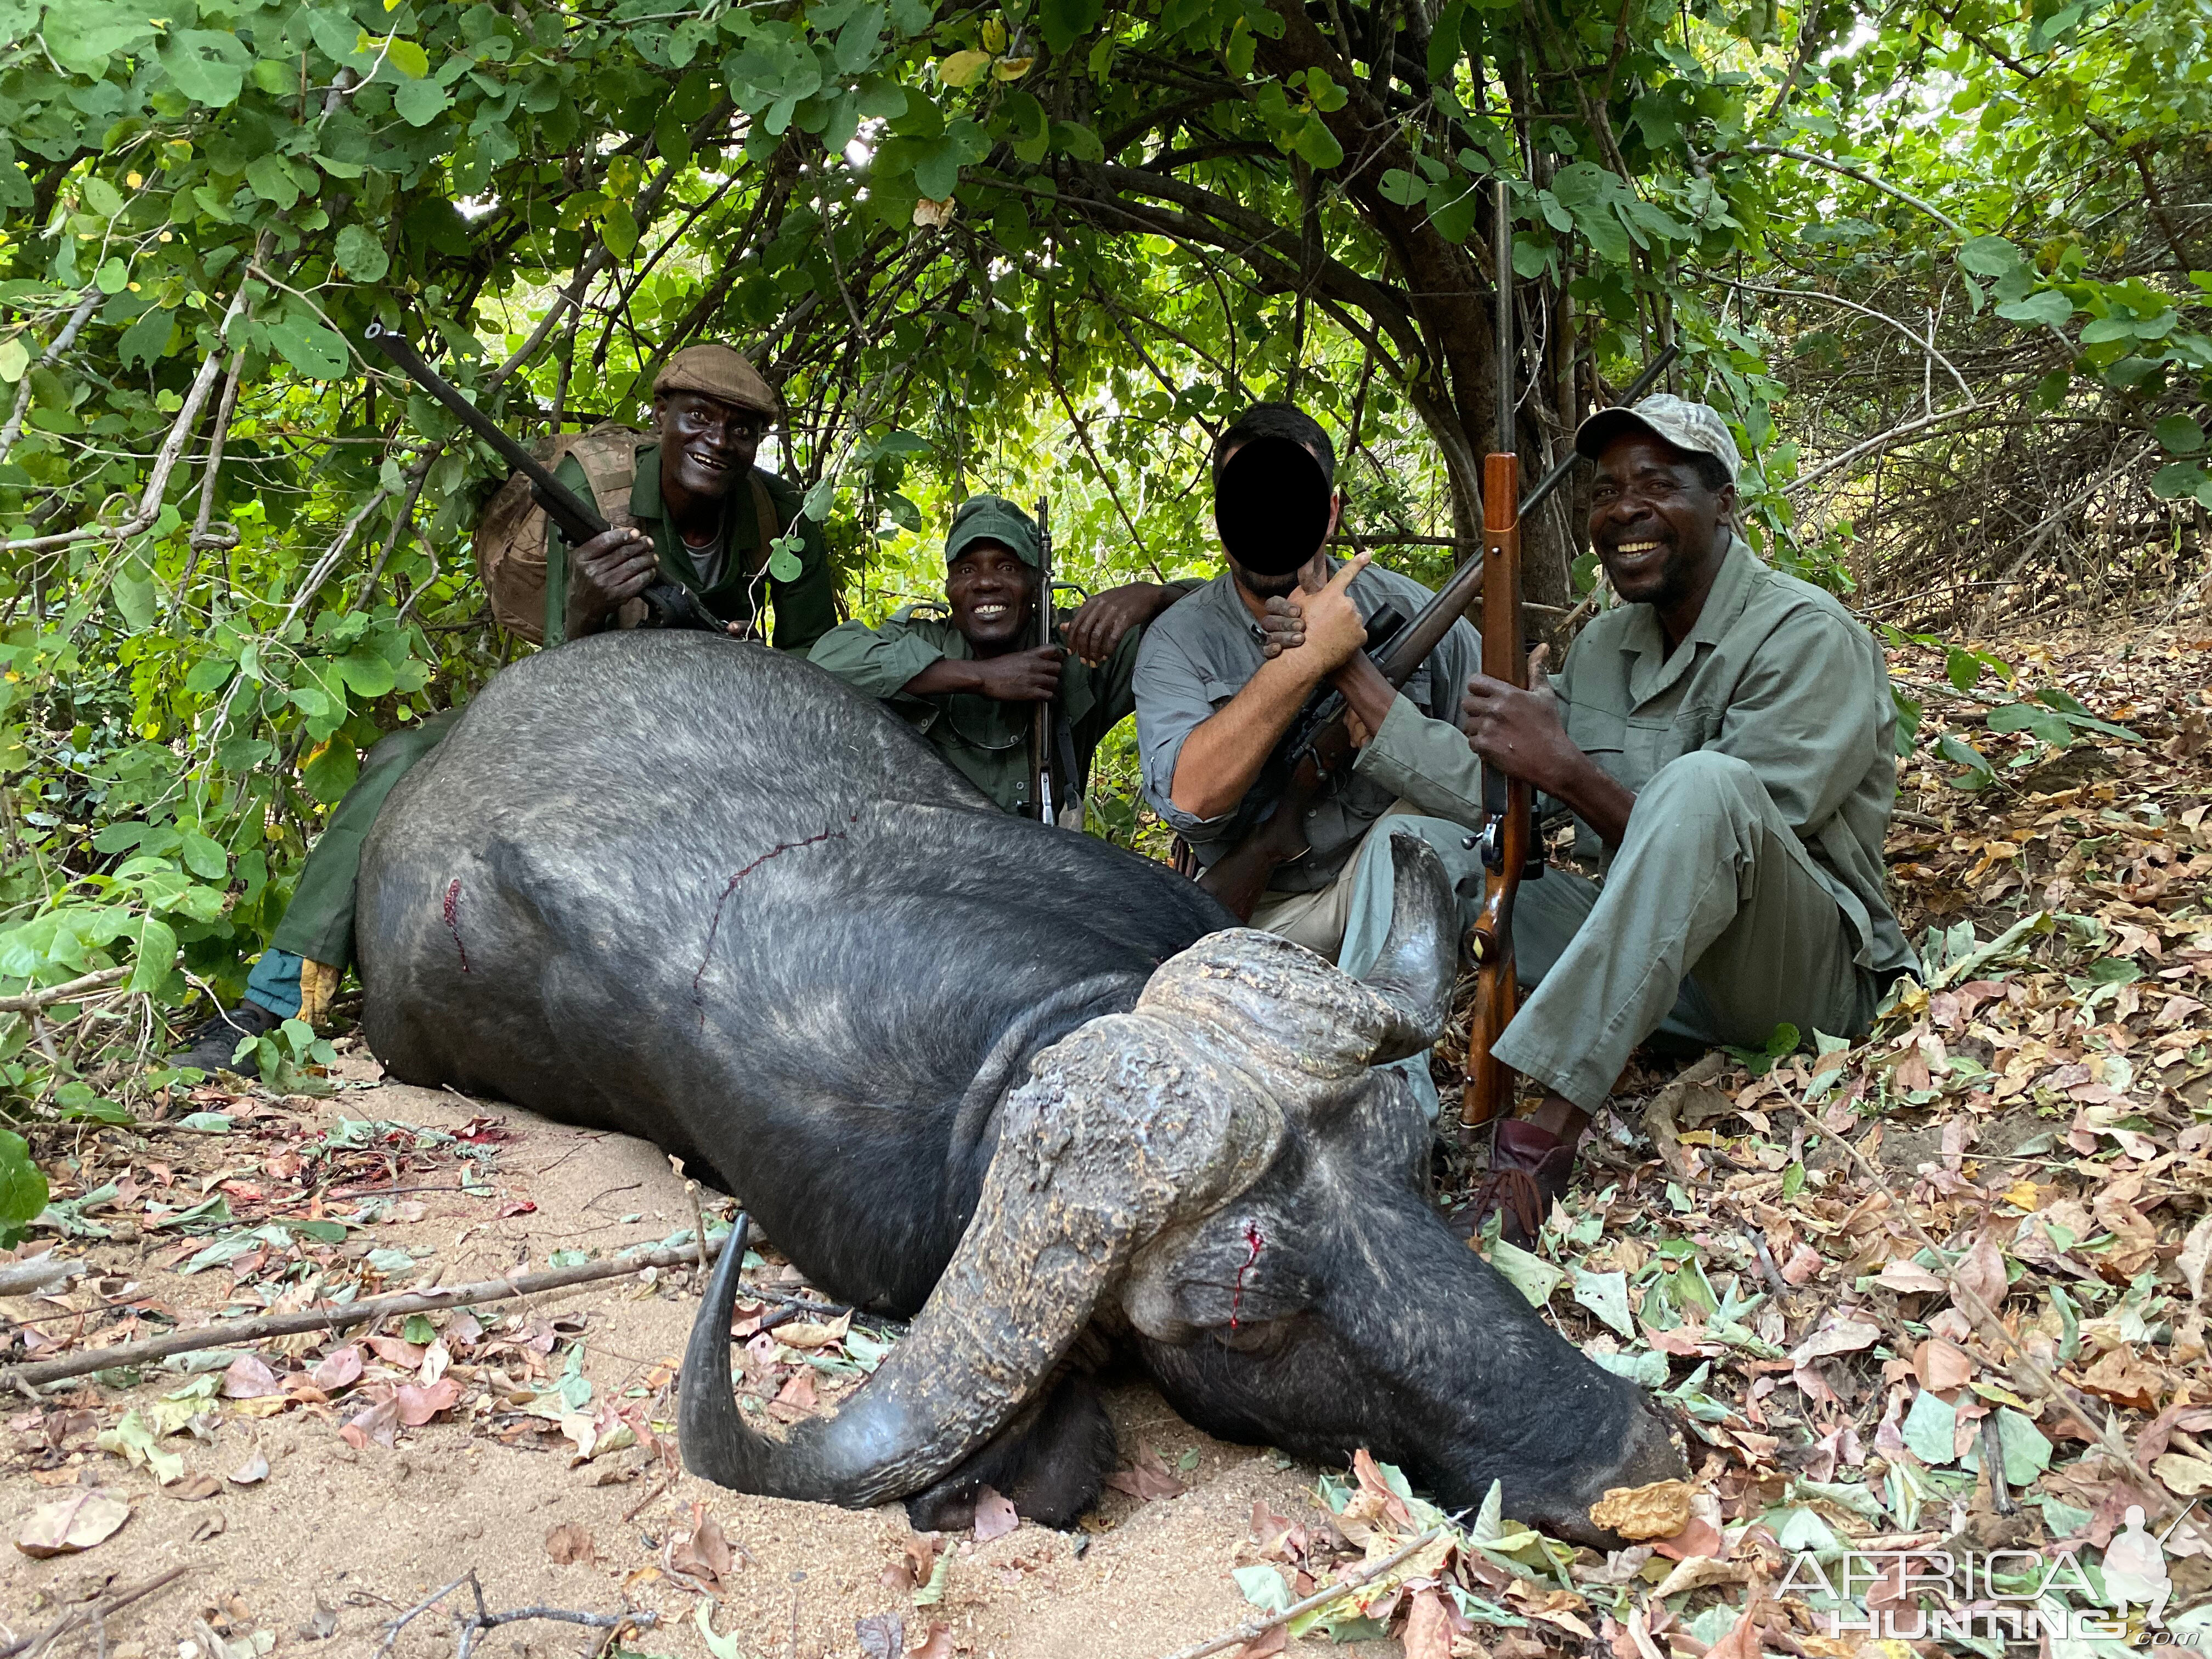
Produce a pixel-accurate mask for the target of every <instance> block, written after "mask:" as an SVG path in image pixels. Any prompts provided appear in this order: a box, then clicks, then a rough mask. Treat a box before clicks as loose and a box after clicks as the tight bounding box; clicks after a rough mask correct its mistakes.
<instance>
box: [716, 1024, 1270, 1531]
mask: <svg viewBox="0 0 2212 1659" xmlns="http://www.w3.org/2000/svg"><path fill="white" fill-rule="evenodd" d="M1208 1047H1209V1045H1206V1044H1204V1043H1202V1042H1201V1043H1200V1044H1199V1045H1198V1046H1197V1047H1196V1048H1194V1047H1193V1046H1192V1045H1191V1043H1190V1042H1189V1041H1188V1037H1187V1036H1186V1035H1185V1034H1184V1033H1182V1031H1180V1030H1176V1029H1175V1028H1173V1027H1171V1026H1169V1025H1166V1024H1162V1023H1161V1022H1159V1021H1157V1020H1154V1019H1151V1018H1145V1017H1143V1016H1141V1015H1139V1014H1109V1015H1105V1016H1102V1017H1101V1018H1097V1019H1093V1020H1091V1021H1090V1022H1088V1023H1087V1024H1085V1025H1083V1026H1082V1027H1080V1028H1079V1029H1078V1030H1075V1031H1074V1032H1073V1033H1071V1034H1070V1035H1069V1036H1066V1037H1065V1038H1063V1039H1061V1041H1060V1042H1057V1043H1055V1044H1054V1045H1053V1046H1052V1047H1051V1048H1048V1049H1046V1050H1045V1051H1044V1052H1043V1053H1042V1054H1039V1055H1038V1056H1037V1057H1036V1061H1035V1062H1034V1065H1033V1066H1032V1073H1031V1076H1030V1080H1029V1081H1028V1082H1027V1083H1025V1084H1024V1085H1022V1086H1021V1087H1020V1088H1018V1089H1017V1090H1015V1091H1013V1092H1012V1094H1010V1095H1009V1096H1008V1097H1006V1106H1005V1108H1004V1109H1003V1121H1002V1127H1001V1131H1000V1139H999V1146H998V1150H997V1152H995V1154H994V1156H993V1158H992V1160H991V1166H990V1169H989V1170H988V1171H987V1174H986V1176H985V1177H984V1182H983V1190H982V1193H981V1197H980V1198H979V1199H978V1200H977V1202H976V1206H975V1213H974V1215H973V1216H972V1217H971V1218H970V1219H969V1224H968V1228H967V1231H966V1232H965V1233H964V1234H963V1236H962V1237H961V1240H960V1243H959V1246H958V1248H957V1249H956V1250H955V1251H954V1252H953V1255H952V1260H951V1262H950V1263H948V1264H947V1266H946V1267H945V1273H944V1275H943V1276H942V1277H941V1278H940V1279H939V1280H938V1282H937V1286H936V1288H935V1289H934V1290H933V1291H931V1293H930V1297H929V1300H928V1302H927V1304H925V1305H924V1306H923V1308H922V1310H921V1314H920V1315H919V1316H917V1317H916V1319H915V1322H914V1328H913V1329H912V1331H911V1332H910V1333H909V1334H908V1335H907V1337H906V1338H905V1340H902V1342H900V1343H899V1345H898V1346H897V1347H896V1348H895V1349H894V1350H892V1352H891V1353H890V1355H889V1356H888V1357H887V1358H885V1359H884V1362H883V1364H881V1365H880V1366H878V1369H877V1370H876V1374H875V1375H874V1376H872V1377H871V1378H870V1379H869V1380H868V1382H867V1383H865V1384H864V1385H862V1387H861V1388H860V1390H859V1391H858V1392H857V1393H855V1394H854V1395H852V1396H850V1397H849V1398H848V1399H847V1400H845V1401H843V1402H842V1404H841V1405H840V1406H839V1407H838V1408H837V1411H836V1415H835V1416H834V1417H816V1418H810V1419H805V1420H804V1421H802V1422H800V1423H799V1424H797V1425H794V1426H793V1428H792V1429H791V1431H790V1432H789V1434H788V1435H787V1437H783V1438H781V1439H779V1438H775V1437H771V1436H769V1435H767V1434H763V1433H762V1432H760V1431H757V1430H756V1429H754V1428H753V1427H752V1426H751V1425H749V1424H747V1423H746V1422H745V1420H744V1418H743V1416H741V1415H740V1413H738V1407H737V1405H736V1402H735V1401H734V1400H733V1399H732V1396H731V1391H730V1381H731V1379H730V1354H729V1347H730V1335H729V1333H730V1317H731V1314H732V1310H733V1309H734V1307H735V1305H736V1300H737V1291H738V1267H739V1264H740V1263H741V1262H742V1261H743V1259H744V1234H743V1232H742V1231H733V1232H732V1235H731V1238H730V1243H729V1244H728V1245H726V1247H725V1248H724V1251H723V1255H722V1259H721V1261H720V1262H719V1263H718V1264H717V1265H716V1267H715V1269H714V1274H713V1276H712V1278H711V1279H710V1280H709V1282H708V1288H707V1296H706V1300H705V1303H704V1304H703V1305H702V1307H701V1309H700V1310H699V1317H698V1321H697V1322H696V1324H694V1325H693V1327H692V1328H691V1340H690V1347H689V1348H688V1350H687V1351H686V1355H685V1358H684V1383H683V1389H682V1394H681V1397H680V1399H679V1401H678V1421H679V1424H680V1425H681V1438H682V1443H683V1449H684V1464H685V1466H686V1467H688V1468H690V1470H691V1472H692V1473H693V1474H697V1475H699V1476H701V1477H702V1478H703V1479H706V1480H712V1481H714V1482H715V1483H717V1484H718V1485H720V1486H729V1487H732V1488H734V1489H736V1490H737V1491H739V1492H758V1493H762V1494H763V1495H765V1496H768V1497H772V1498H805V1499H809V1500H811V1501H814V1502H817V1503H829V1504H844V1505H846V1506H847V1507H848V1508H862V1507H866V1506H869V1505H872V1504H881V1503H884V1502H887V1501H889V1500H890V1499H893V1498H903V1497H906V1496H908V1495H909V1494H911V1493H913V1492H918V1491H921V1489H922V1488H924V1487H925V1486H929V1485H930V1484H932V1483H933V1482H934V1481H935V1480H938V1479H939V1478H940V1477H941V1476H943V1475H944V1474H947V1473H948V1472H950V1471H951V1470H952V1469H953V1468H957V1466H958V1465H959V1464H960V1463H961V1462H963V1461H964V1460H965V1459H966V1458H967V1457H968V1456H969V1454H970V1453H972V1452H974V1451H975V1450H976V1449H979V1448H980V1447H981V1446H982V1445H983V1444H984V1443H985V1442H987V1441H988V1440H989V1439H990V1438H991V1437H992V1436H993V1435H994V1434H996V1433H997V1432H998V1431H1000V1429H1001V1428H1003V1427H1004V1426H1005V1425H1006V1423H1007V1422H1008V1421H1009V1420H1010V1419H1012V1417H1013V1416H1014V1415H1015V1414H1016V1413H1018V1412H1019V1411H1020V1410H1021V1408H1022V1407H1023V1406H1024V1404H1025V1403H1026V1402H1027V1401H1029V1400H1030V1397H1031V1396H1032V1395H1035V1393H1036V1390H1037V1389H1039V1388H1040V1387H1041V1386H1042V1383H1043V1382H1044V1380H1045V1378H1046V1377H1047V1376H1048V1375H1049V1374H1050V1372H1051V1370H1052V1369H1053V1367H1054V1365H1056V1364H1058V1363H1059V1362H1060V1359H1061V1358H1063V1357H1064V1356H1065V1355H1066V1352H1067V1351H1068V1349H1069V1348H1070V1347H1071V1346H1073V1344H1074V1341H1075V1340H1076V1338H1077V1337H1078V1336H1079V1335H1080V1334H1082V1332H1083V1329H1084V1328H1085V1326H1086V1325H1088V1324H1089V1323H1090V1321H1091V1313H1092V1310H1094V1309H1095V1308H1096V1307H1097V1304H1099V1302H1100V1301H1101V1299H1102V1298H1103V1297H1105V1296H1106V1295H1107V1294H1108V1293H1109V1291H1111V1290H1113V1288H1114V1287H1115V1285H1117V1284H1118V1283H1119V1282H1120V1281H1121V1279H1122V1278H1123V1277H1125V1275H1126V1273H1127V1267H1128V1263H1129V1261H1130V1258H1131V1257H1132V1256H1133V1255H1134V1254H1135V1252H1136V1251H1137V1250H1138V1249H1139V1248H1140V1247H1141V1246H1142V1245H1143V1244H1144V1243H1146V1242H1147V1241H1149V1240H1150V1239H1151V1238H1152V1237H1155V1236H1156V1235H1157V1234H1158V1233H1159V1232H1160V1231H1161V1230H1162V1229H1163V1228H1164V1227H1166V1226H1168V1225H1171V1224H1174V1223H1177V1222H1180V1221H1182V1220H1184V1219H1186V1218H1188V1217H1189V1216H1191V1215H1194V1214H1196V1213H1200V1212H1203V1211H1204V1210H1206V1208H1208V1207H1210V1206H1216V1205H1218V1204H1220V1203H1222V1202H1224V1201H1225V1200H1226V1199H1227V1198H1228V1197H1230V1196H1232V1195H1233V1194H1235V1193H1236V1192H1237V1191H1240V1190H1242V1188H1243V1186H1245V1185H1247V1184H1249V1182H1251V1181H1252V1179H1253V1178H1254V1177H1255V1176H1256V1174H1257V1173H1258V1171H1259V1170H1261V1169H1262V1168H1264V1167H1265V1165H1266V1163H1267V1158H1269V1157H1271V1156H1272V1155H1273V1149H1274V1146H1275V1144H1276V1139H1277V1137H1279V1134H1280V1133H1281V1122H1280V1118H1279V1115H1277V1114H1273V1113H1272V1112H1268V1111H1266V1110H1264V1109H1260V1108H1259V1107H1258V1104H1257V1103H1256V1102H1255V1099H1254V1097H1253V1095H1252V1091H1251V1089H1250V1085H1249V1083H1239V1081H1238V1079H1237V1076H1236V1073H1235V1069H1234V1066H1233V1064H1232V1063H1231V1062H1230V1061H1229V1060H1225V1059H1220V1058H1213V1057H1210V1055H1209V1053H1208V1052H1207V1050H1208Z"/></svg>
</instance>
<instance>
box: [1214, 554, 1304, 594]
mask: <svg viewBox="0 0 2212 1659" xmlns="http://www.w3.org/2000/svg"><path fill="white" fill-rule="evenodd" d="M1230 568H1231V570H1233V571H1234V572H1235V573H1236V576H1237V585H1238V586H1241V587H1242V588H1243V590H1244V591H1245V592H1247V593H1249V594H1250V595H1252V597H1253V598H1254V599H1288V598H1290V596H1291V594H1293V593H1295V592H1297V591H1298V573H1297V571H1295V570H1293V571H1291V573H1290V574H1288V575H1284V576H1262V575H1261V574H1259V573H1258V572H1257V571H1255V570H1251V569H1248V568H1246V567H1244V566H1243V565H1241V564H1238V563H1237V562H1235V561H1234V560H1231V562H1230Z"/></svg>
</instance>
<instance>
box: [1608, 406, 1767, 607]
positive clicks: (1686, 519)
mask: <svg viewBox="0 0 2212 1659" xmlns="http://www.w3.org/2000/svg"><path fill="white" fill-rule="evenodd" d="M1734 511H1735V485H1733V484H1728V485H1723V487H1722V488H1721V489H1711V488H1710V487H1708V485H1707V484H1706V483H1705V481H1704V479H1703V478H1701V477H1699V470H1698V464H1697V462H1696V461H1695V460H1694V459H1692V457H1691V456H1690V455H1688V454H1687V453H1685V452H1683V451H1681V450H1679V449H1677V448H1675V447H1674V445H1672V444H1670V443H1668V441H1666V440H1665V439H1663V438H1662V437H1660V436H1658V435H1656V433H1652V432H1647V431H1641V430H1638V431H1631V432H1626V433H1623V434H1622V435H1620V437H1618V438H1616V439H1614V440H1613V442H1611V443H1610V444H1608V445H1607V446H1606V450H1605V453H1604V454H1603V455H1601V457H1599V459H1598V464H1597V482H1596V484H1595V486H1594V487H1593V489H1592V490H1591V492H1590V515H1589V537H1590V544H1591V545H1592V546H1593V547H1594V548H1595V549H1596V550H1597V556H1598V558H1599V560H1600V562H1602V563H1603V564H1604V566H1605V573H1606V574H1607V576H1609V577H1611V578H1612V580H1613V591H1614V592H1617V593H1619V594H1620V597H1621V598H1622V599H1625V600H1626V601H1627V602H1629V603H1630V604H1632V605H1656V606H1657V607H1658V609H1659V610H1660V611H1661V612H1662V614H1664V613H1667V612H1669V611H1680V609H1681V608H1682V607H1683V606H1684V605H1689V604H1692V602H1695V603H1697V604H1702V603H1703V601H1704V599H1705V593H1706V592H1707V590H1708V589H1710V588H1711V586H1712V580H1713V576H1714V574H1715V573H1716V572H1717V571H1718V570H1719V569H1720V565H1721V560H1722V558H1723V556H1724V555H1725V554H1726V552H1727V550H1728V539H1727V538H1726V537H1725V536H1723V534H1722V533H1721V529H1722V526H1723V524H1725V523H1726V522H1727V521H1728V520H1729V516H1730V514H1731V513H1734Z"/></svg>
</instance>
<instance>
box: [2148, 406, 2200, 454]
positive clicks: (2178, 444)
mask: <svg viewBox="0 0 2212 1659" xmlns="http://www.w3.org/2000/svg"><path fill="white" fill-rule="evenodd" d="M2151 435H2153V436H2154V437H2155V438H2156V439H2157V440H2158V441H2159V442H2160V445H2162V446H2163V447H2164V448H2165V450H2166V453H2167V454H2169V455H2195V454H2197V453H2201V452H2202V451H2203V447H2204V428H2203V427H2201V426H2199V425H2197V422H2195V421H2193V420H2191V419H2190V417H2189V416H2186V415H2169V416H2166V418H2165V419H2164V420H2162V421H2160V422H2159V423H2158V424H2157V425H2156V426H2154V427H2153V428H2151Z"/></svg>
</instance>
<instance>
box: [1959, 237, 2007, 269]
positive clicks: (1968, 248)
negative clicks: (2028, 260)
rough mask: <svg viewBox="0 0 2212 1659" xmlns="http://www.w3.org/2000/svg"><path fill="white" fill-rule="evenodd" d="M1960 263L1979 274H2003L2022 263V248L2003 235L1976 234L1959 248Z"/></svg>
mask: <svg viewBox="0 0 2212 1659" xmlns="http://www.w3.org/2000/svg"><path fill="white" fill-rule="evenodd" d="M1958 258H1959V263H1960V264H1961V265H1963V266H1965V267H1966V269H1967V270H1971V271H1972V272H1973V273H1974V274H1975V275H1976V276H2003V275H2004V274H2005V272H2007V271H2008V270H2011V269H2012V268H2013V267H2014V266H2015V265H2017V264H2021V252H2020V250H2019V249H2018V248H2017V247H2015V246H2013V244H2012V243H2011V242H2009V241H2008V240H2006V239H2005V238H2003V237H2002V236H1976V237H1972V238H1970V239H1969V240H1967V241H1966V242H1965V243H1963V244H1962V245H1961V246H1960V249H1959V255H1958Z"/></svg>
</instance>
